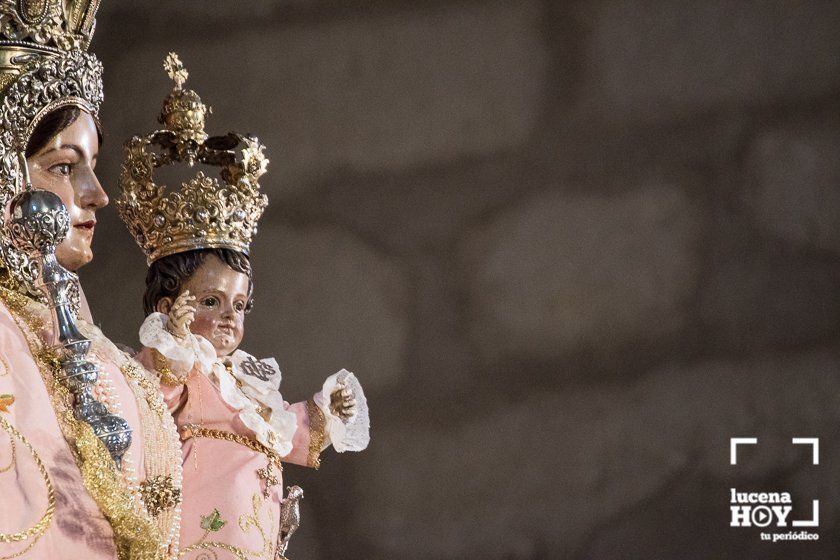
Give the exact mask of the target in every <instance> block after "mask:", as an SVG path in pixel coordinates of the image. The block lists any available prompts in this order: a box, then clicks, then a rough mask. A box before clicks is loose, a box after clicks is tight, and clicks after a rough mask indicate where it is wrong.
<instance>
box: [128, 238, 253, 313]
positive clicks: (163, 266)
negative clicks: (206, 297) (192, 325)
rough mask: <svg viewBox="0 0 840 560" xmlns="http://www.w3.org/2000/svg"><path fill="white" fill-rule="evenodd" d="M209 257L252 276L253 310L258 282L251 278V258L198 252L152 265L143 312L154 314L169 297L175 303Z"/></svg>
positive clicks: (216, 251) (225, 252) (224, 251)
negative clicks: (160, 303) (183, 288)
mask: <svg viewBox="0 0 840 560" xmlns="http://www.w3.org/2000/svg"><path fill="white" fill-rule="evenodd" d="M208 255H214V256H216V257H217V258H218V259H219V260H220V261H222V262H223V263H225V264H226V265H228V266H229V267H231V268H232V269H233V270H235V271H236V272H241V273H243V274H247V275H248V306H247V307H246V309H245V310H246V311H250V310H251V306H252V305H253V299H252V298H251V294H252V293H253V291H254V282H253V280H252V277H251V261H250V259H248V255H246V254H244V253H240V252H239V251H234V250H233V249H196V250H194V251H184V252H183V253H175V254H174V255H169V256H168V257H162V258H160V259H158V260H156V261H155V262H153V263H152V264H151V266H150V267H149V272H148V273H146V293H145V294H143V311H144V312H145V314H146V315H148V314H150V313H153V312H154V311H155V308H156V307H157V304H158V302H159V301H160V300H162V299H163V298H165V297H168V298H172V299H173V300H174V299H175V298H176V297H178V295H179V294H180V293H181V290H182V287H183V285H184V283H185V282H186V281H187V280H189V279H190V277H192V275H193V274H195V271H196V270H198V268H199V267H200V266H201V265H202V264H203V263H204V260H205V259H206V258H207V256H208Z"/></svg>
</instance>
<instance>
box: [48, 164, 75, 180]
mask: <svg viewBox="0 0 840 560" xmlns="http://www.w3.org/2000/svg"><path fill="white" fill-rule="evenodd" d="M70 169H71V167H70V164H69V163H57V164H55V165H53V166H52V167H50V171H51V172H53V173H55V174H56V175H62V176H64V177H67V176H69V175H70Z"/></svg>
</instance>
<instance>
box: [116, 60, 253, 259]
mask: <svg viewBox="0 0 840 560" xmlns="http://www.w3.org/2000/svg"><path fill="white" fill-rule="evenodd" d="M166 69H167V71H168V72H169V74H170V76H171V77H172V79H173V80H175V87H174V88H173V90H172V91H171V92H170V94H169V95H168V96H167V98H166V100H165V102H164V106H163V110H162V112H161V115H160V117H159V119H158V120H159V121H160V122H161V123H162V124H163V125H164V129H163V130H158V131H155V132H152V133H151V134H148V135H145V136H134V137H133V138H131V139H130V140H129V141H128V142H127V143H126V146H125V157H124V160H123V165H122V171H121V173H120V188H121V191H122V196H121V197H120V199H119V200H118V201H117V209H118V211H119V214H120V218H122V220H123V222H125V224H126V226H127V227H128V229H129V231H130V232H131V234H132V235H133V236H134V239H135V240H136V241H137V244H138V245H139V246H140V248H141V249H143V252H144V253H145V254H146V260H147V262H148V263H149V264H151V263H152V262H153V261H155V260H157V259H159V258H161V257H165V256H167V255H171V254H174V253H179V252H182V251H188V250H193V249H209V248H229V249H233V250H235V251H240V252H242V253H246V254H247V253H248V249H249V246H250V244H251V240H252V238H253V236H254V235H255V234H256V232H257V222H258V220H259V219H260V216H261V215H262V213H263V211H264V210H265V207H266V205H267V204H268V199H267V198H266V196H265V195H264V194H261V193H260V186H259V179H260V177H261V176H262V175H263V174H264V173H265V172H266V168H267V165H268V159H267V158H266V157H265V155H264V153H263V152H264V150H265V146H263V145H262V144H261V143H260V141H259V140H258V139H257V138H256V137H253V136H249V135H240V134H236V133H230V134H228V135H227V136H216V137H212V138H208V137H207V134H206V133H205V132H204V121H205V116H206V114H207V113H209V112H210V110H209V108H207V107H206V106H205V105H204V104H203V103H202V102H201V99H200V98H199V97H198V94H196V93H195V92H194V91H192V90H190V89H185V88H183V83H184V81H185V80H186V76H187V72H186V70H185V69H184V68H183V65H181V63H180V60H179V59H178V58H177V55H174V53H170V55H169V57H168V58H167V64H166ZM196 162H198V163H202V164H205V165H210V166H214V167H218V168H219V177H220V179H221V180H219V179H217V178H215V177H209V176H206V175H205V174H204V173H202V172H199V173H197V174H196V176H195V177H193V178H192V179H190V180H188V181H186V182H184V183H183V184H182V185H181V186H180V189H179V190H177V192H176V191H175V189H172V192H169V193H167V192H166V190H167V189H166V187H164V186H162V185H158V184H156V183H155V177H154V175H155V170H156V169H157V168H159V167H163V166H168V165H173V164H183V163H186V164H189V165H193V164H194V163H196Z"/></svg>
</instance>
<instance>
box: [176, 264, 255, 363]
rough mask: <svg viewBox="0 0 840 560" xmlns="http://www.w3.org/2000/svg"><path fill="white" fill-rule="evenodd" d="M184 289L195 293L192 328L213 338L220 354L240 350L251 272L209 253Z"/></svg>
mask: <svg viewBox="0 0 840 560" xmlns="http://www.w3.org/2000/svg"><path fill="white" fill-rule="evenodd" d="M182 289H184V290H189V291H190V294H191V295H193V296H195V319H194V320H193V322H192V324H191V325H190V330H191V331H192V332H193V333H194V334H200V335H201V336H203V337H204V338H206V339H207V340H209V341H210V343H211V344H212V345H213V347H214V348H215V349H216V355H217V356H220V357H221V356H227V355H228V354H230V353H231V352H233V351H234V350H236V348H237V347H238V346H239V343H240V342H242V335H243V334H245V307H246V306H247V304H248V276H247V275H246V274H243V273H242V272H237V271H235V270H233V269H232V268H230V267H229V266H228V265H226V264H225V263H224V262H222V261H221V260H219V258H218V257H216V256H215V255H208V256H207V258H206V259H205V260H204V263H202V265H201V266H200V267H198V270H196V271H195V273H194V274H193V275H192V276H191V277H190V279H189V280H187V281H186V282H185V283H184V286H183V288H182Z"/></svg>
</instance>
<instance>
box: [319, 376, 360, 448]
mask: <svg viewBox="0 0 840 560" xmlns="http://www.w3.org/2000/svg"><path fill="white" fill-rule="evenodd" d="M339 383H344V385H345V386H346V387H348V388H349V389H351V390H352V391H353V394H354V395H355V397H356V415H355V416H354V417H353V418H351V419H350V421H349V422H348V423H347V424H345V423H344V421H343V420H342V419H341V418H340V417H338V416H336V415H335V414H333V413H332V412H331V411H330V394H332V392H333V391H334V390H335V388H336V386H337V385H338V384H339ZM313 401H314V403H315V405H316V406H317V407H318V409H319V410H320V411H321V413H322V415H323V416H324V423H325V429H324V432H325V433H324V436H325V437H324V441H323V446H324V447H326V446H327V445H330V444H332V446H333V448H334V449H335V450H336V451H337V452H339V453H344V452H345V451H362V450H363V449H366V448H367V446H368V443H370V416H369V413H368V406H367V399H366V398H365V393H364V391H363V390H362V385H361V383H359V380H358V379H357V378H356V376H355V375H353V374H352V373H351V372H349V371H347V370H346V369H342V370H341V371H339V372H338V373H334V374H333V375H331V376H329V377H328V378H327V380H326V381H324V386H323V387H322V389H321V392H320V393H318V394H316V395H315V396H314V397H313Z"/></svg>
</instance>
